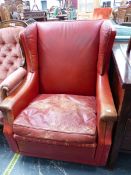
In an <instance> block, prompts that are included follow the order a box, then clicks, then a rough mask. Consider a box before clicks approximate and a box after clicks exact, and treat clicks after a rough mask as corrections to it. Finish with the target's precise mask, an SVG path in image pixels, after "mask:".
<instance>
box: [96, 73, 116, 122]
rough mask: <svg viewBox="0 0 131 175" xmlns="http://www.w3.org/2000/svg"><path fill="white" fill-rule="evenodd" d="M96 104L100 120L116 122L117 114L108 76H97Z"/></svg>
mask: <svg viewBox="0 0 131 175" xmlns="http://www.w3.org/2000/svg"><path fill="white" fill-rule="evenodd" d="M96 103H97V113H98V116H99V119H100V120H102V121H115V120H116V119H117V112H116V109H115V105H114V102H113V97H112V93H111V90H110V85H109V80H108V75H107V74H104V75H103V76H101V75H98V76H97V87H96Z"/></svg>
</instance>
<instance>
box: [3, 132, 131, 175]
mask: <svg viewBox="0 0 131 175" xmlns="http://www.w3.org/2000/svg"><path fill="white" fill-rule="evenodd" d="M14 155H15V154H14V153H13V152H12V151H11V150H10V149H9V147H8V144H7V142H6V140H5V138H4V136H3V135H2V134H0V175H116V174H117V175H131V155H129V154H120V156H119V159H118V160H117V164H116V167H115V168H114V169H113V170H108V169H106V168H105V167H92V166H88V165H81V164H75V163H68V162H63V161H54V160H48V159H40V158H32V157H25V156H21V155H15V156H16V157H15V158H14ZM12 160H13V161H12Z"/></svg>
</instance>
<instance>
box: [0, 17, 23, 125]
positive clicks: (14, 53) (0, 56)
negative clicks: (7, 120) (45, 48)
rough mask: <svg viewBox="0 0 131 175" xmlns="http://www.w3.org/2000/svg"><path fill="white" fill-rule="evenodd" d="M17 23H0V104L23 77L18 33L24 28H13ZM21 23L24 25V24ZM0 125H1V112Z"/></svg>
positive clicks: (1, 116)
mask: <svg viewBox="0 0 131 175" xmlns="http://www.w3.org/2000/svg"><path fill="white" fill-rule="evenodd" d="M18 23H19V24H20V22H19V21H14V20H13V21H12V20H11V21H4V22H0V102H1V101H2V100H3V99H4V98H5V97H6V96H8V94H9V93H10V92H11V90H13V88H14V87H15V86H16V85H17V84H18V83H19V82H20V80H21V79H22V78H23V76H24V74H23V69H22V68H19V67H20V66H23V65H24V61H25V60H24V58H23V56H22V54H21V49H20V44H19V33H20V32H21V31H22V30H24V27H22V26H15V25H16V24H18ZM21 23H22V24H23V25H25V23H24V22H21ZM10 24H13V25H10ZM14 24H15V25H14ZM11 26H12V27H11ZM17 69H18V70H17ZM16 70H17V71H16ZM13 72H16V75H17V77H16V79H15V80H14V79H12V73H13ZM24 72H25V71H24ZM7 77H8V78H7ZM0 124H3V115H2V113H1V112H0Z"/></svg>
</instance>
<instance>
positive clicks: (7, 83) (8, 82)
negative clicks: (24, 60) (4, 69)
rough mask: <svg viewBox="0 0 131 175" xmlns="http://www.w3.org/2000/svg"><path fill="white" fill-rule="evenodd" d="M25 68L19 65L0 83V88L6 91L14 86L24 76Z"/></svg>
mask: <svg viewBox="0 0 131 175" xmlns="http://www.w3.org/2000/svg"><path fill="white" fill-rule="evenodd" d="M25 75H26V70H25V69H24V68H23V67H19V68H18V69H17V70H16V71H14V72H13V73H12V74H10V75H9V76H8V77H7V78H6V79H5V80H4V81H2V83H1V84H0V89H1V90H2V89H4V90H6V91H7V92H9V91H11V90H12V89H13V88H15V87H16V86H17V85H18V84H19V83H20V82H21V80H22V79H23V78H24V77H25Z"/></svg>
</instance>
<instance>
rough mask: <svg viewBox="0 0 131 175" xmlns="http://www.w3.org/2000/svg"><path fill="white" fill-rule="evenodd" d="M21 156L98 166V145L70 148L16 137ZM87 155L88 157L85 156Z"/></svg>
mask: <svg viewBox="0 0 131 175" xmlns="http://www.w3.org/2000/svg"><path fill="white" fill-rule="evenodd" d="M15 140H16V142H17V145H18V148H19V151H20V154H22V155H25V156H33V157H41V158H47V159H54V160H63V161H68V162H75V163H82V164H88V165H96V164H95V162H94V157H95V151H96V144H88V145H87V144H86V146H84V145H81V147H80V146H72V145H71V146H70V145H67V144H66V145H61V144H60V145H58V144H54V145H52V144H50V143H43V142H41V141H39V140H37V141H36V140H35V139H34V138H33V139H32V138H25V137H21V136H18V135H15ZM85 155H87V156H85Z"/></svg>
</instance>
